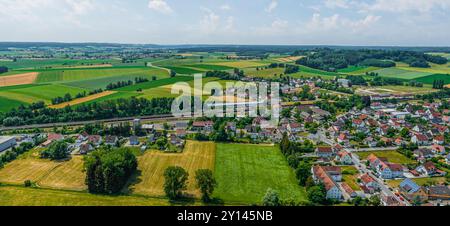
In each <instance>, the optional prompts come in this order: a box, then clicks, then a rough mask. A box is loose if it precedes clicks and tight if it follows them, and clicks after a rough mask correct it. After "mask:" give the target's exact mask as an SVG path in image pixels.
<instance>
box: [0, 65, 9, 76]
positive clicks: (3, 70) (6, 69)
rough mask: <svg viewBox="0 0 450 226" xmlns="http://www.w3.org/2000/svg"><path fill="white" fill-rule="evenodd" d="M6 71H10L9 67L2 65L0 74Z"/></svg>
mask: <svg viewBox="0 0 450 226" xmlns="http://www.w3.org/2000/svg"><path fill="white" fill-rule="evenodd" d="M6 72H8V68H7V67H3V66H0V74H3V73H6Z"/></svg>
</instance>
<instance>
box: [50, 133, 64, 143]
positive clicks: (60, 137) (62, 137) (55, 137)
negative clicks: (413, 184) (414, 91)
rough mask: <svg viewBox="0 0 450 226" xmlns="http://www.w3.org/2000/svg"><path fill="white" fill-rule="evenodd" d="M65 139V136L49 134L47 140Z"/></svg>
mask: <svg viewBox="0 0 450 226" xmlns="http://www.w3.org/2000/svg"><path fill="white" fill-rule="evenodd" d="M62 139H64V136H63V135H61V134H56V133H49V134H48V136H47V140H52V141H53V140H62Z"/></svg>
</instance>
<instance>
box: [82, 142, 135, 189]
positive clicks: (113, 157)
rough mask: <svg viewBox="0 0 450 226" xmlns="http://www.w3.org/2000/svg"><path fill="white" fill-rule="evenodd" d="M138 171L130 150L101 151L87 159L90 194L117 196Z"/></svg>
mask: <svg viewBox="0 0 450 226" xmlns="http://www.w3.org/2000/svg"><path fill="white" fill-rule="evenodd" d="M136 169H137V159H136V156H135V155H134V154H133V153H132V152H131V151H130V150H129V149H124V148H121V149H114V150H99V151H95V152H93V153H92V154H90V155H88V156H86V157H85V170H86V185H87V186H88V190H89V192H90V193H95V194H116V193H119V192H120V190H121V189H122V188H123V186H124V185H125V184H126V182H127V181H128V178H129V177H130V176H131V175H132V174H133V173H134V172H135V171H136Z"/></svg>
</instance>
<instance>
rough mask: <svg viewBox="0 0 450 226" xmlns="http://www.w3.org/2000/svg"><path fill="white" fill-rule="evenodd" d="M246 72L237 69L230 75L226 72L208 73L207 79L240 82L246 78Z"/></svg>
mask: <svg viewBox="0 0 450 226" xmlns="http://www.w3.org/2000/svg"><path fill="white" fill-rule="evenodd" d="M244 76H245V74H244V71H243V70H239V69H238V68H235V69H234V71H233V73H229V72H226V71H208V72H206V77H217V78H221V79H224V80H240V79H241V78H242V77H244Z"/></svg>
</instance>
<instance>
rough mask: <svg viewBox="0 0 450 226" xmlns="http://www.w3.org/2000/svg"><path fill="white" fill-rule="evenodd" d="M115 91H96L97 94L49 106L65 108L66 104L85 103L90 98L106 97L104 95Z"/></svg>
mask: <svg viewBox="0 0 450 226" xmlns="http://www.w3.org/2000/svg"><path fill="white" fill-rule="evenodd" d="M115 93H117V91H105V92H101V93H97V94H94V95H90V96H87V97H83V98H78V99H75V100H72V101H69V102H65V103H61V104H57V105H52V106H50V108H54V109H60V108H65V107H67V106H74V105H77V104H82V103H85V102H88V101H91V100H95V99H98V98H101V97H106V96H109V95H112V94H115Z"/></svg>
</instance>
